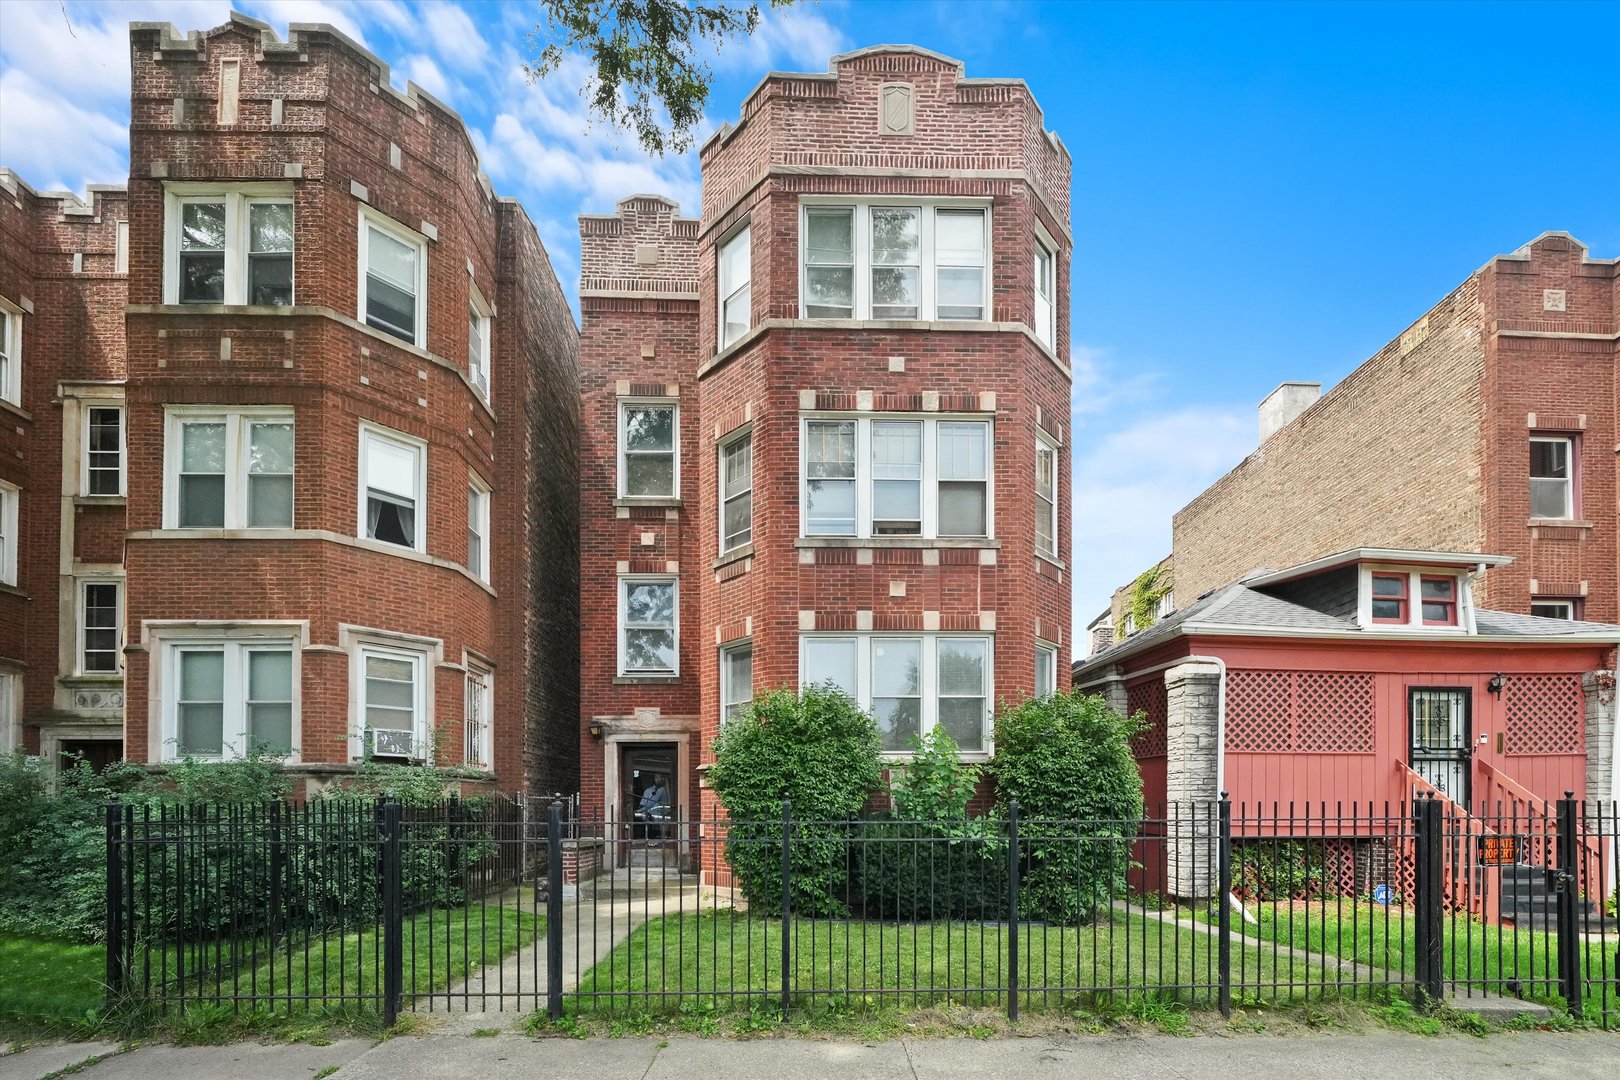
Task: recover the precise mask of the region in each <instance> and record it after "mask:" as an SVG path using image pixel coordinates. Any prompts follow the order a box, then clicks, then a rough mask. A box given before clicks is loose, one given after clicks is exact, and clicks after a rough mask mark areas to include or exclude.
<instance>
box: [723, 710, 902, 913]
mask: <svg viewBox="0 0 1620 1080" xmlns="http://www.w3.org/2000/svg"><path fill="white" fill-rule="evenodd" d="M714 756H715V761H714V765H713V766H711V767H710V769H709V784H710V786H711V787H712V788H713V789H714V791H715V793H716V794H717V795H718V796H719V798H720V802H721V803H722V804H723V805H724V806H725V808H726V813H727V815H728V816H729V817H730V818H731V822H730V823H729V824H728V826H727V837H728V842H727V844H726V860H727V862H729V863H730V865H731V869H732V872H733V873H734V874H736V875H737V879H738V882H739V884H740V885H741V887H742V890H743V895H744V896H745V897H747V899H748V903H749V906H750V908H752V909H753V910H755V911H759V912H765V913H771V912H777V913H780V911H781V908H782V824H781V822H782V799H783V796H784V795H785V796H786V797H787V798H789V799H792V800H793V806H792V816H793V819H794V826H793V841H792V843H791V844H790V845H789V858H790V860H791V874H790V877H791V880H792V903H793V909H794V912H795V913H797V914H802V915H833V916H839V915H846V914H848V912H849V908H848V905H847V903H846V902H845V899H844V897H845V896H846V895H847V891H846V890H847V884H848V881H847V874H848V865H847V864H848V860H847V859H846V857H845V856H846V837H847V826H846V825H845V823H846V822H848V821H849V820H851V819H853V818H855V817H857V816H858V815H859V814H860V813H861V810H862V808H863V807H864V806H865V805H866V800H867V799H868V798H869V797H870V796H871V794H872V791H873V789H874V788H876V787H877V784H878V779H879V777H880V775H881V773H882V767H881V750H880V744H879V742H878V731H877V722H876V721H874V720H873V719H872V717H871V716H869V715H867V714H866V713H865V712H863V711H862V710H861V708H860V706H858V705H856V704H855V703H854V702H853V701H851V700H850V699H849V697H848V696H847V695H845V694H844V693H842V692H840V691H838V690H835V689H832V688H830V687H826V688H824V687H808V688H806V689H805V690H804V691H803V692H802V693H799V694H795V693H793V692H791V691H787V690H778V691H775V692H773V693H768V694H763V695H761V696H759V697H757V698H755V699H754V702H753V704H752V705H750V706H749V707H748V708H747V709H745V710H743V712H742V714H741V715H739V716H737V717H735V718H734V719H732V720H731V721H730V722H729V723H727V724H726V725H725V726H724V727H723V728H721V730H720V735H719V737H718V738H717V739H715V742H714Z"/></svg>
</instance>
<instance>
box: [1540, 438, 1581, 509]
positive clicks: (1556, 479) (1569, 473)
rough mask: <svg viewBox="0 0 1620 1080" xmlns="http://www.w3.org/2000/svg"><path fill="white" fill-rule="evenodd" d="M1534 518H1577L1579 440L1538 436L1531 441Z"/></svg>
mask: <svg viewBox="0 0 1620 1080" xmlns="http://www.w3.org/2000/svg"><path fill="white" fill-rule="evenodd" d="M1530 516H1531V517H1535V518H1553V519H1569V518H1573V517H1574V516H1575V440H1574V439H1572V438H1570V437H1568V436H1535V437H1532V438H1531V440H1530Z"/></svg>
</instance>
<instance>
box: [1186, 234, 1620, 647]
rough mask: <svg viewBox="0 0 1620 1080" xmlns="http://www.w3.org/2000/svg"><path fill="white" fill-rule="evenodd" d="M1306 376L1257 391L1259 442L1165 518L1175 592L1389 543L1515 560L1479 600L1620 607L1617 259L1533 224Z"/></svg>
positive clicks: (1483, 586)
mask: <svg viewBox="0 0 1620 1080" xmlns="http://www.w3.org/2000/svg"><path fill="white" fill-rule="evenodd" d="M1313 387H1315V388H1316V390H1319V387H1316V384H1309V383H1285V384H1283V386H1282V387H1280V388H1279V390H1278V391H1277V392H1276V393H1275V394H1273V395H1272V397H1270V398H1268V399H1267V402H1266V403H1265V404H1263V405H1262V407H1261V411H1262V418H1261V419H1262V439H1261V443H1260V446H1259V448H1258V449H1257V450H1256V451H1255V452H1254V453H1252V454H1250V455H1249V457H1248V458H1246V459H1245V460H1244V461H1243V463H1242V464H1240V465H1239V466H1238V467H1237V468H1235V469H1233V470H1232V471H1231V472H1229V473H1227V474H1226V475H1225V476H1223V477H1222V478H1221V479H1219V480H1217V481H1216V482H1215V483H1214V484H1213V485H1211V486H1210V487H1209V488H1208V489H1207V490H1206V491H1204V492H1203V494H1201V495H1199V496H1198V497H1197V498H1196V499H1194V500H1193V501H1192V502H1191V503H1189V504H1188V505H1187V506H1186V507H1184V508H1183V509H1182V510H1181V512H1180V513H1178V514H1177V515H1176V517H1175V542H1174V557H1173V558H1174V577H1175V586H1176V594H1177V596H1178V597H1180V599H1181V602H1182V603H1184V604H1185V603H1190V602H1191V601H1192V600H1193V599H1194V598H1195V597H1198V596H1200V595H1202V594H1204V593H1206V592H1208V591H1209V590H1211V589H1216V588H1220V587H1223V586H1225V585H1227V584H1229V583H1231V582H1233V581H1236V580H1237V579H1239V578H1240V577H1242V576H1243V575H1244V574H1246V573H1248V572H1249V571H1251V570H1253V569H1255V568H1257V567H1267V566H1269V567H1273V568H1276V567H1284V566H1292V565H1296V564H1300V563H1304V562H1307V561H1309V560H1311V559H1314V558H1318V557H1320V556H1323V555H1326V554H1328V553H1331V552H1335V551H1340V550H1345V549H1350V548H1358V547H1386V548H1408V549H1423V550H1430V551H1459V552H1468V551H1476V552H1486V553H1490V554H1495V555H1508V556H1512V557H1513V562H1512V563H1511V564H1509V565H1505V566H1501V567H1498V568H1497V569H1496V570H1494V571H1492V572H1491V573H1490V574H1488V575H1485V576H1484V577H1482V578H1481V579H1480V581H1479V583H1478V585H1477V586H1476V589H1477V592H1478V595H1479V600H1480V603H1481V605H1482V606H1486V607H1491V608H1495V609H1498V610H1500V611H1505V612H1518V613H1521V614H1536V615H1545V616H1551V617H1558V618H1566V619H1587V620H1592V621H1599V622H1610V623H1613V622H1620V581H1617V575H1620V522H1617V520H1616V514H1617V506H1620V474H1617V470H1616V460H1615V458H1616V447H1617V445H1620V429H1617V427H1616V413H1617V407H1620V260H1616V259H1593V258H1590V257H1589V256H1588V254H1587V249H1586V246H1585V245H1584V244H1582V243H1581V242H1580V241H1578V240H1576V239H1575V238H1574V237H1572V236H1570V235H1569V234H1567V233H1557V232H1549V233H1544V234H1542V235H1541V236H1539V237H1537V238H1536V239H1535V240H1533V241H1531V242H1530V243H1529V244H1526V245H1525V246H1524V247H1522V248H1520V249H1519V250H1518V251H1516V252H1514V253H1513V254H1511V255H1503V256H1499V257H1497V258H1494V259H1492V260H1491V261H1490V262H1488V263H1486V264H1485V265H1484V266H1483V267H1481V268H1480V269H1479V270H1478V271H1476V272H1475V273H1473V274H1472V275H1470V276H1469V277H1468V278H1467V280H1465V281H1464V282H1463V283H1462V284H1461V285H1459V286H1458V287H1457V288H1456V289H1455V290H1454V291H1453V292H1452V293H1451V295H1450V296H1447V297H1446V298H1445V299H1444V300H1442V301H1440V303H1438V304H1436V305H1435V306H1434V307H1433V308H1432V309H1430V311H1429V312H1428V313H1427V314H1425V315H1424V316H1423V317H1422V318H1421V319H1419V320H1418V321H1417V322H1415V323H1413V324H1412V325H1411V326H1410V327H1408V328H1407V329H1406V330H1405V331H1404V332H1403V333H1401V334H1400V335H1399V337H1397V338H1396V339H1395V340H1394V341H1391V342H1390V343H1389V344H1388V345H1386V346H1384V348H1382V349H1381V350H1379V351H1378V352H1377V353H1376V354H1375V355H1374V356H1373V357H1372V358H1371V359H1369V360H1368V361H1367V362H1366V363H1364V364H1362V365H1361V366H1360V367H1359V368H1357V369H1356V370H1355V371H1354V372H1352V373H1351V374H1350V375H1349V376H1348V377H1346V378H1345V379H1344V380H1343V381H1342V382H1341V383H1339V385H1338V386H1336V387H1334V388H1333V390H1332V391H1331V392H1330V393H1328V394H1326V395H1324V396H1322V397H1321V398H1320V399H1319V400H1318V399H1317V398H1316V393H1315V390H1313Z"/></svg>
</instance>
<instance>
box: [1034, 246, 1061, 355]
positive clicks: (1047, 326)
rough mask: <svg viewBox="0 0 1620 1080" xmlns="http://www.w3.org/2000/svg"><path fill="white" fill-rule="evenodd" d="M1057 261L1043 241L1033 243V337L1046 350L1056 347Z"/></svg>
mask: <svg viewBox="0 0 1620 1080" xmlns="http://www.w3.org/2000/svg"><path fill="white" fill-rule="evenodd" d="M1056 298H1057V259H1056V257H1055V256H1054V255H1053V254H1052V249H1051V248H1049V247H1047V246H1046V243H1045V241H1043V240H1036V241H1035V336H1036V337H1037V338H1038V339H1040V341H1041V343H1042V344H1044V345H1045V346H1046V347H1047V348H1049V349H1050V348H1056V347H1057V332H1056V329H1057V325H1056V320H1055V319H1054V315H1055V313H1056V312H1057V303H1056Z"/></svg>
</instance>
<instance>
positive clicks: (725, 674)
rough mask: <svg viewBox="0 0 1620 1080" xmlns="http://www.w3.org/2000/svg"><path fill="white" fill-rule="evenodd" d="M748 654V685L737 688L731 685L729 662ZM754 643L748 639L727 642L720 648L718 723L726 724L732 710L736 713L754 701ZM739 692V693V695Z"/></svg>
mask: <svg viewBox="0 0 1620 1080" xmlns="http://www.w3.org/2000/svg"><path fill="white" fill-rule="evenodd" d="M744 652H746V653H748V685H747V686H744V687H738V686H734V685H732V681H731V660H732V659H733V658H734V657H736V656H737V655H738V654H740V653H744ZM753 673H754V643H753V641H752V640H751V639H749V638H744V639H742V640H741V641H731V642H727V643H726V644H725V645H722V646H721V647H720V723H721V724H722V725H724V724H726V723H728V722H729V721H730V720H731V717H732V710H733V709H734V708H735V709H736V710H737V711H738V712H741V711H742V710H743V709H745V708H747V707H748V704H749V703H750V702H752V701H753V700H754V679H753ZM739 691H741V693H740V694H739Z"/></svg>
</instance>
